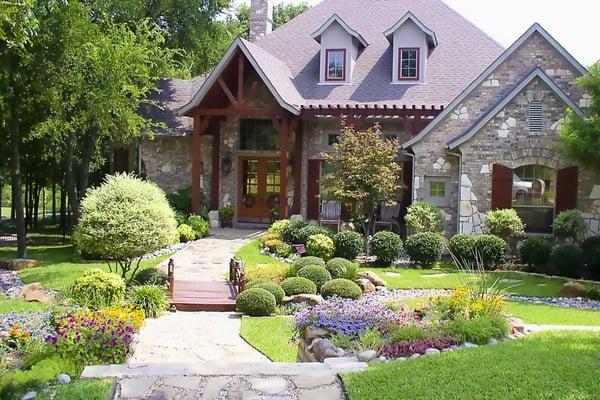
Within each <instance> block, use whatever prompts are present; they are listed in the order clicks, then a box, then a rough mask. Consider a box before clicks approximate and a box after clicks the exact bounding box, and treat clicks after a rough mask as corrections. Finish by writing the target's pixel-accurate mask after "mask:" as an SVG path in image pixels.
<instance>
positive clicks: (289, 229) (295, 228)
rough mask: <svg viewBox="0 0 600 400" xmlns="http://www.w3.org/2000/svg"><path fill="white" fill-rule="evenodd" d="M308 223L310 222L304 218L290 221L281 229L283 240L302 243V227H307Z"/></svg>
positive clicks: (290, 242)
mask: <svg viewBox="0 0 600 400" xmlns="http://www.w3.org/2000/svg"><path fill="white" fill-rule="evenodd" d="M307 225H308V223H307V222H306V221H303V220H299V221H293V222H290V223H289V224H287V225H286V226H284V227H283V229H282V231H281V235H282V236H283V240H284V241H285V242H286V243H289V244H300V243H302V242H301V240H302V238H303V237H304V234H303V233H302V228H304V227H306V226H307ZM307 239H308V237H307Z"/></svg>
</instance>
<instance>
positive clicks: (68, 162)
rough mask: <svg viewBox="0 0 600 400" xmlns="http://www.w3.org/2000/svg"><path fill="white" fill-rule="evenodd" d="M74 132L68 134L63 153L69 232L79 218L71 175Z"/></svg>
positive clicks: (73, 181) (74, 140)
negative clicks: (70, 215)
mask: <svg viewBox="0 0 600 400" xmlns="http://www.w3.org/2000/svg"><path fill="white" fill-rule="evenodd" d="M76 140H77V138H76V136H75V132H70V133H69V136H68V138H67V149H66V153H65V187H66V191H67V196H68V201H69V206H70V207H71V212H72V218H70V219H69V223H68V224H67V227H68V230H69V232H71V231H72V230H73V226H74V223H75V222H76V221H77V219H78V218H79V214H78V211H79V204H78V201H77V189H76V183H75V176H74V173H73V157H74V152H75V144H76Z"/></svg>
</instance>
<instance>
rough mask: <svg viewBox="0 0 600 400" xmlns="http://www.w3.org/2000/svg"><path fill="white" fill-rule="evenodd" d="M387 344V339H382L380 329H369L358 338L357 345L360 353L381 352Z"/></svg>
mask: <svg viewBox="0 0 600 400" xmlns="http://www.w3.org/2000/svg"><path fill="white" fill-rule="evenodd" d="M385 344H386V342H385V339H384V338H383V337H381V332H380V331H379V329H375V328H371V329H367V330H366V331H364V332H363V333H361V334H360V335H359V336H358V341H357V345H358V350H359V351H364V350H375V351H377V352H379V350H380V349H381V348H382V347H383V345H385Z"/></svg>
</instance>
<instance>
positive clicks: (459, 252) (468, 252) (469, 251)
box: [448, 233, 477, 264]
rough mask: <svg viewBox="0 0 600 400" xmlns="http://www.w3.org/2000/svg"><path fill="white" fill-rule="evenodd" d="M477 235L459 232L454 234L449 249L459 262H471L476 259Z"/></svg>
mask: <svg viewBox="0 0 600 400" xmlns="http://www.w3.org/2000/svg"><path fill="white" fill-rule="evenodd" d="M476 239H477V236H474V235H467V234H464V233H462V234H459V235H454V236H452V239H450V243H449V244H448V249H449V250H450V253H452V255H453V256H454V258H456V260H457V261H458V262H461V263H465V264H469V263H472V262H473V261H474V260H475V242H476Z"/></svg>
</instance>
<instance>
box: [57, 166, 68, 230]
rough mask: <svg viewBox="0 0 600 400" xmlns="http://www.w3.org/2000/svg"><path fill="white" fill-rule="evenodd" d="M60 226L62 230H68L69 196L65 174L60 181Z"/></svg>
mask: <svg viewBox="0 0 600 400" xmlns="http://www.w3.org/2000/svg"><path fill="white" fill-rule="evenodd" d="M59 227H60V230H61V232H63V234H64V232H65V231H66V230H67V196H66V193H65V179H64V176H63V178H62V179H61V182H60V221H59Z"/></svg>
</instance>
